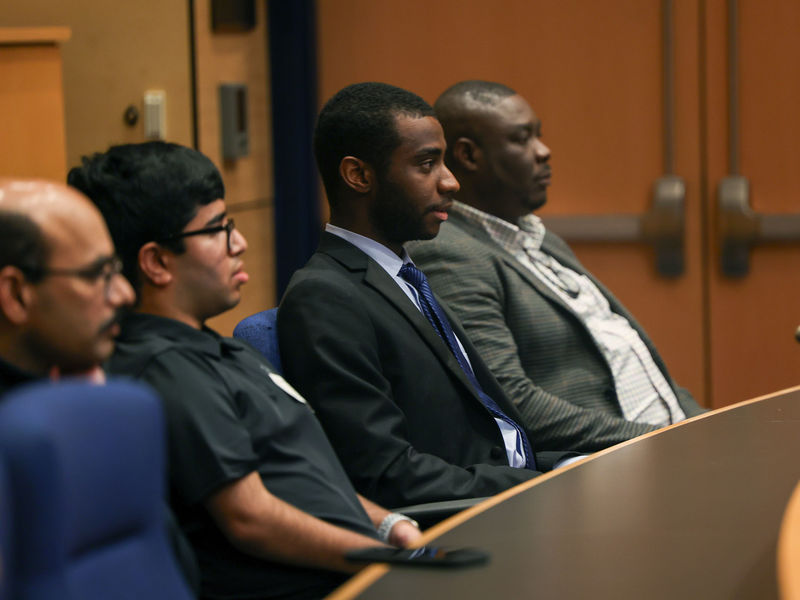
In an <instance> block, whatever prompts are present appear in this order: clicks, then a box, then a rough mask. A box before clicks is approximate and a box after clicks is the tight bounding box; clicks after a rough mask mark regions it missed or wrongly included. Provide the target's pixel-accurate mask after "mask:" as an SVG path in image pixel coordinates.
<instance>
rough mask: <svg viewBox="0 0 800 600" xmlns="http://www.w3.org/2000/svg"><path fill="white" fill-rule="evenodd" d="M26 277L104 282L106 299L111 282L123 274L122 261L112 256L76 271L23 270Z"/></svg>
mask: <svg viewBox="0 0 800 600" xmlns="http://www.w3.org/2000/svg"><path fill="white" fill-rule="evenodd" d="M22 271H23V272H24V273H25V275H26V276H27V277H28V278H30V279H32V280H39V279H43V278H45V277H51V276H59V277H78V278H79V279H83V280H84V281H86V282H88V283H97V282H98V281H99V280H101V279H102V280H103V286H104V287H103V293H104V294H105V296H106V298H108V294H109V292H110V291H111V281H112V280H113V279H114V277H115V276H116V275H120V274H121V273H122V261H121V260H120V259H119V257H118V256H110V257H108V258H103V259H100V260H98V261H95V262H93V263H92V264H90V265H89V266H88V267H78V268H76V269H49V268H47V267H43V268H41V269H35V268H30V267H25V268H22Z"/></svg>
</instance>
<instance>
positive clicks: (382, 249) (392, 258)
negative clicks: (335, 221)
mask: <svg viewBox="0 0 800 600" xmlns="http://www.w3.org/2000/svg"><path fill="white" fill-rule="evenodd" d="M325 231H327V232H328V233H332V234H333V235H335V236H337V237H340V238H342V239H343V240H345V241H348V242H350V243H351V244H353V246H355V247H356V248H358V249H359V250H361V251H362V252H363V253H364V254H366V255H367V256H369V257H370V258H371V259H372V260H374V261H375V262H376V263H378V264H379V265H380V266H381V267H382V268H383V269H384V270H385V271H386V272H387V273H389V274H390V275H396V274H397V273H398V272H399V271H400V267H402V266H403V265H404V264H405V263H407V262H412V261H411V259H410V258H409V256H408V252H406V249H405V248H403V256H397V254H395V253H394V252H392V251H391V250H389V248H387V247H386V246H384V245H383V244H380V243H378V242H376V241H375V240H373V239H371V238H368V237H365V236H363V235H360V234H358V233H354V232H352V231H349V230H348V229H342V228H341V227H337V226H336V225H331V224H330V223H326V224H325Z"/></svg>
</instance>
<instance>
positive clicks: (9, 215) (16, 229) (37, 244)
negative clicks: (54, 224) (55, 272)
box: [0, 210, 50, 283]
mask: <svg viewBox="0 0 800 600" xmlns="http://www.w3.org/2000/svg"><path fill="white" fill-rule="evenodd" d="M49 255H50V247H49V245H48V244H47V240H46V239H45V236H44V233H42V230H41V228H40V227H39V226H38V225H37V224H36V223H35V222H34V221H33V219H31V218H30V217H29V216H27V215H24V214H22V213H18V212H15V211H9V210H0V268H3V267H5V266H8V265H13V266H15V267H17V268H18V269H20V270H21V271H22V272H23V273H24V274H25V277H26V278H27V279H28V280H29V281H31V282H33V283H36V282H37V281H39V280H40V279H41V278H42V277H43V276H44V270H45V267H46V266H47V260H48V258H49Z"/></svg>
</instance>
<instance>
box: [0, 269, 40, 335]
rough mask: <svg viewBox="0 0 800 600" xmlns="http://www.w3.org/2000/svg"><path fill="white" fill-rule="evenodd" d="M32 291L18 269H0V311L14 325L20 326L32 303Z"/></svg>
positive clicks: (25, 318)
mask: <svg viewBox="0 0 800 600" xmlns="http://www.w3.org/2000/svg"><path fill="white" fill-rule="evenodd" d="M34 294H35V292H34V290H33V288H32V287H31V284H30V282H29V281H28V280H27V279H26V278H25V275H24V274H23V273H22V271H20V270H19V268H18V267H15V266H13V265H6V266H5V267H3V268H2V269H0V310H1V311H2V312H3V315H5V318H6V319H8V320H9V321H10V322H11V323H13V324H14V325H22V324H23V323H25V321H27V320H28V314H29V312H30V308H31V306H32V305H33V301H34Z"/></svg>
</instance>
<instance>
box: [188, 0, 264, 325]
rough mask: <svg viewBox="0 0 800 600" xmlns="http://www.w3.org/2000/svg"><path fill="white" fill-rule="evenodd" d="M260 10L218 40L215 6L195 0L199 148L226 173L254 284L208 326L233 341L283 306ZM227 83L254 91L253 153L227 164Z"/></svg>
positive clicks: (260, 7) (205, 0) (229, 200)
mask: <svg viewBox="0 0 800 600" xmlns="http://www.w3.org/2000/svg"><path fill="white" fill-rule="evenodd" d="M256 8H257V10H256V27H255V29H253V30H251V31H248V32H244V33H214V32H212V31H211V23H210V20H211V17H210V15H211V10H210V4H209V0H194V15H195V23H194V24H195V65H196V71H197V124H198V149H199V150H200V151H201V152H203V154H205V155H207V156H208V157H210V158H211V160H213V161H214V163H215V164H216V165H217V166H218V167H219V168H220V171H221V172H222V177H223V179H224V180H225V188H226V191H225V199H226V203H227V205H228V210H229V212H230V214H231V216H233V217H234V218H235V219H236V226H237V228H238V229H239V230H240V231H241V232H242V233H243V234H244V236H245V237H246V238H247V242H248V250H247V252H246V254H245V255H244V261H245V269H246V270H247V272H248V273H249V274H250V281H249V283H247V285H246V286H245V287H244V288H243V295H242V301H241V303H240V304H239V306H237V307H236V308H235V309H233V310H232V311H229V312H227V313H225V314H223V315H220V316H219V317H216V318H214V319H212V320H210V321H209V326H211V327H212V328H214V329H216V330H217V331H219V332H220V333H222V334H224V335H230V333H231V332H232V331H233V328H234V326H235V325H236V323H238V322H239V321H240V320H242V319H243V318H244V317H246V316H248V315H251V314H253V313H255V312H258V311H261V310H264V309H266V308H271V307H273V306H275V304H276V302H277V301H276V299H275V257H274V255H275V252H274V245H275V244H274V235H273V221H274V211H273V191H272V142H271V139H272V137H271V136H272V125H271V111H270V104H269V98H270V96H269V62H268V54H267V52H268V49H267V33H266V32H267V14H266V2H265V1H264V0H261V1H258V2H256ZM220 83H244V84H246V85H247V90H248V95H247V99H248V107H247V109H248V116H249V119H248V122H249V134H250V154H249V156H247V157H245V158H241V159H238V160H236V161H224V160H222V157H221V156H222V155H221V140H220V127H219V95H218V94H219V91H218V86H219V84H220Z"/></svg>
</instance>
